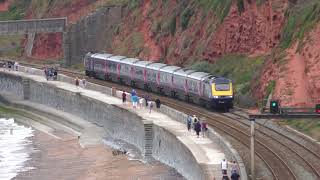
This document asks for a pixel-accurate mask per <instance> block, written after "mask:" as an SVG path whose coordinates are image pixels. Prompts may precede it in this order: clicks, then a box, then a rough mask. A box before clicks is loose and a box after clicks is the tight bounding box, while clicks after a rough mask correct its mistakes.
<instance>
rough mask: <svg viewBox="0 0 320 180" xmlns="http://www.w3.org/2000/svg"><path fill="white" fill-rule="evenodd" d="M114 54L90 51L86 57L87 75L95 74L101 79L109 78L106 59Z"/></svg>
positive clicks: (94, 75)
mask: <svg viewBox="0 0 320 180" xmlns="http://www.w3.org/2000/svg"><path fill="white" fill-rule="evenodd" d="M111 56H112V54H97V53H96V54H92V53H88V54H87V56H86V57H85V59H86V60H85V63H84V65H85V68H86V71H85V74H86V75H87V76H93V77H96V78H99V79H107V78H106V74H107V73H106V67H107V61H106V59H107V58H109V57H111Z"/></svg>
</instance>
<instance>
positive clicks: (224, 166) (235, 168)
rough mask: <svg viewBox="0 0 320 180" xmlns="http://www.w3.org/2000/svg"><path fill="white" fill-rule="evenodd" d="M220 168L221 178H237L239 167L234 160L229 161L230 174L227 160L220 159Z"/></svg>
mask: <svg viewBox="0 0 320 180" xmlns="http://www.w3.org/2000/svg"><path fill="white" fill-rule="evenodd" d="M221 170H222V180H230V179H231V180H239V178H240V175H239V172H238V171H239V168H238V165H237V163H236V162H235V161H233V162H232V163H231V176H230V178H229V176H228V161H227V160H226V159H223V160H222V161H221Z"/></svg>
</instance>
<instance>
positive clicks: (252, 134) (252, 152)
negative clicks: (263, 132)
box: [250, 118, 255, 180]
mask: <svg viewBox="0 0 320 180" xmlns="http://www.w3.org/2000/svg"><path fill="white" fill-rule="evenodd" d="M254 122H255V119H254V118H250V127H251V138H250V139H251V145H250V159H251V179H252V180H254V179H255V173H254Z"/></svg>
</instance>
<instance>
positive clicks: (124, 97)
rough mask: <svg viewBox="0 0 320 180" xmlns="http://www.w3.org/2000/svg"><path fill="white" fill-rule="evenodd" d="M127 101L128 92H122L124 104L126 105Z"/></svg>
mask: <svg viewBox="0 0 320 180" xmlns="http://www.w3.org/2000/svg"><path fill="white" fill-rule="evenodd" d="M126 101H127V94H126V92H124V91H122V103H123V104H125V103H126Z"/></svg>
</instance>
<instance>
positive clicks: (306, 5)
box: [280, 0, 320, 49]
mask: <svg viewBox="0 0 320 180" xmlns="http://www.w3.org/2000/svg"><path fill="white" fill-rule="evenodd" d="M286 16H287V17H288V20H287V23H286V26H285V27H284V29H283V32H282V37H281V41H280V47H281V48H282V49H287V48H288V47H290V45H291V44H292V42H294V41H295V40H299V43H302V40H303V38H304V37H305V34H306V33H307V32H309V31H310V30H312V28H313V27H314V26H315V25H316V24H317V23H318V22H319V20H320V2H319V1H318V0H310V1H309V2H302V4H297V5H296V6H294V7H293V8H291V9H289V10H288V11H287V12H286Z"/></svg>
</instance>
